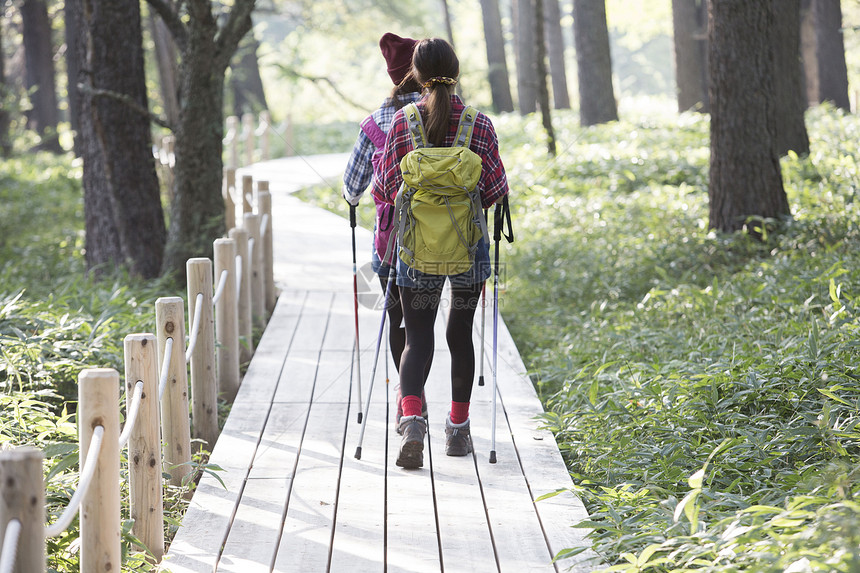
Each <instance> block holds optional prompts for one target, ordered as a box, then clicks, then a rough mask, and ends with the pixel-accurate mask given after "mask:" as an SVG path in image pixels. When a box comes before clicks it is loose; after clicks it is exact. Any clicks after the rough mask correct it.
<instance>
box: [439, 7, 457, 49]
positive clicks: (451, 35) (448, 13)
mask: <svg viewBox="0 0 860 573" xmlns="http://www.w3.org/2000/svg"><path fill="white" fill-rule="evenodd" d="M441 2H442V16H443V19H444V20H445V33H446V34H447V35H448V43H450V44H451V45H452V46H453V45H454V28H453V27H452V26H451V10H449V8H448V0H441Z"/></svg>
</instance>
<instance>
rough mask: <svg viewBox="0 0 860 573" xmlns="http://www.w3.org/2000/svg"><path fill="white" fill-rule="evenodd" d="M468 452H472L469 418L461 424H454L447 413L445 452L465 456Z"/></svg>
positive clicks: (450, 454)
mask: <svg viewBox="0 0 860 573" xmlns="http://www.w3.org/2000/svg"><path fill="white" fill-rule="evenodd" d="M470 453H472V432H471V430H469V420H468V419H467V420H466V421H465V422H463V423H462V424H454V423H453V422H451V416H450V415H449V416H448V418H446V420H445V454H447V455H449V456H465V455H468V454H470Z"/></svg>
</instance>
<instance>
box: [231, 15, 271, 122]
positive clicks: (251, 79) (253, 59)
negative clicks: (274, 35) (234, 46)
mask: <svg viewBox="0 0 860 573" xmlns="http://www.w3.org/2000/svg"><path fill="white" fill-rule="evenodd" d="M259 47H260V42H258V41H257V38H255V37H254V33H253V31H252V32H250V33H249V34H248V35H246V36H245V39H244V40H243V41H242V42H241V43H240V44H239V49H238V50H237V54H236V55H237V56H238V57H236V58H234V64H233V66H232V74H231V75H230V91H231V92H232V93H233V115H235V116H236V117H242V115H243V114H245V113H254V114H257V113H260V112H261V111H263V110H266V109H269V106H268V104H267V103H266V92H265V91H264V90H263V79H262V78H261V77H260V64H259V60H258V59H257V49H258V48H259Z"/></svg>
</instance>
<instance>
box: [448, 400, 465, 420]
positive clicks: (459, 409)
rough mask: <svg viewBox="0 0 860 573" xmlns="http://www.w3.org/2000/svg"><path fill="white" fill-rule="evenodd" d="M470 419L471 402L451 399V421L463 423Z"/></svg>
mask: <svg viewBox="0 0 860 573" xmlns="http://www.w3.org/2000/svg"><path fill="white" fill-rule="evenodd" d="M468 419H469V402H454V401H453V400H451V423H452V424H462V423H463V422H465V421H466V420H468Z"/></svg>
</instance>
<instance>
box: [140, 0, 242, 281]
mask: <svg viewBox="0 0 860 573" xmlns="http://www.w3.org/2000/svg"><path fill="white" fill-rule="evenodd" d="M148 1H149V3H150V5H151V6H153V8H155V9H156V11H157V12H158V13H159V15H161V16H162V18H167V19H168V21H165V24H167V27H168V29H170V31H171V33H172V34H173V37H174V40H175V41H176V43H177V46H178V47H179V48H180V58H181V65H180V76H181V83H180V93H181V96H180V99H181V100H182V102H183V105H182V108H181V111H180V116H179V126H178V128H177V131H176V146H175V148H174V153H175V155H176V166H175V168H174V176H175V179H174V187H175V191H176V196H175V198H174V200H173V203H172V205H171V214H170V230H169V232H168V237H167V247H166V250H165V257H164V265H163V271H164V272H165V273H172V274H174V275H175V276H177V277H179V278H184V276H185V262H186V261H187V260H188V259H190V258H192V257H212V252H213V246H212V243H213V241H214V240H215V239H217V238H218V237H220V236H222V235H223V234H224V229H225V226H224V205H223V199H222V197H221V178H222V169H223V165H222V162H221V153H222V147H223V144H222V139H223V137H224V121H223V120H224V118H223V115H224V74H225V72H226V71H227V66H228V65H229V63H230V59H231V58H232V56H233V54H235V52H236V49H237V47H238V44H239V41H240V40H241V39H242V38H243V37H244V36H245V34H246V33H247V32H248V31H249V30H250V29H251V12H252V11H253V9H254V0H236V1H235V2H234V3H233V7H232V8H231V10H230V12H229V14H228V15H227V17H226V21H225V22H224V24H223V25H222V26H221V27H219V26H218V24H217V22H216V20H215V16H214V14H213V12H212V6H211V4H210V3H209V2H208V1H207V0H188V1H187V2H186V5H187V8H188V12H189V15H190V17H189V18H187V20H186V21H182V20H180V19H179V17H178V15H177V14H176V13H175V12H173V11H172V10H171V8H170V7H169V6H165V3H164V1H163V0H148Z"/></svg>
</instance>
